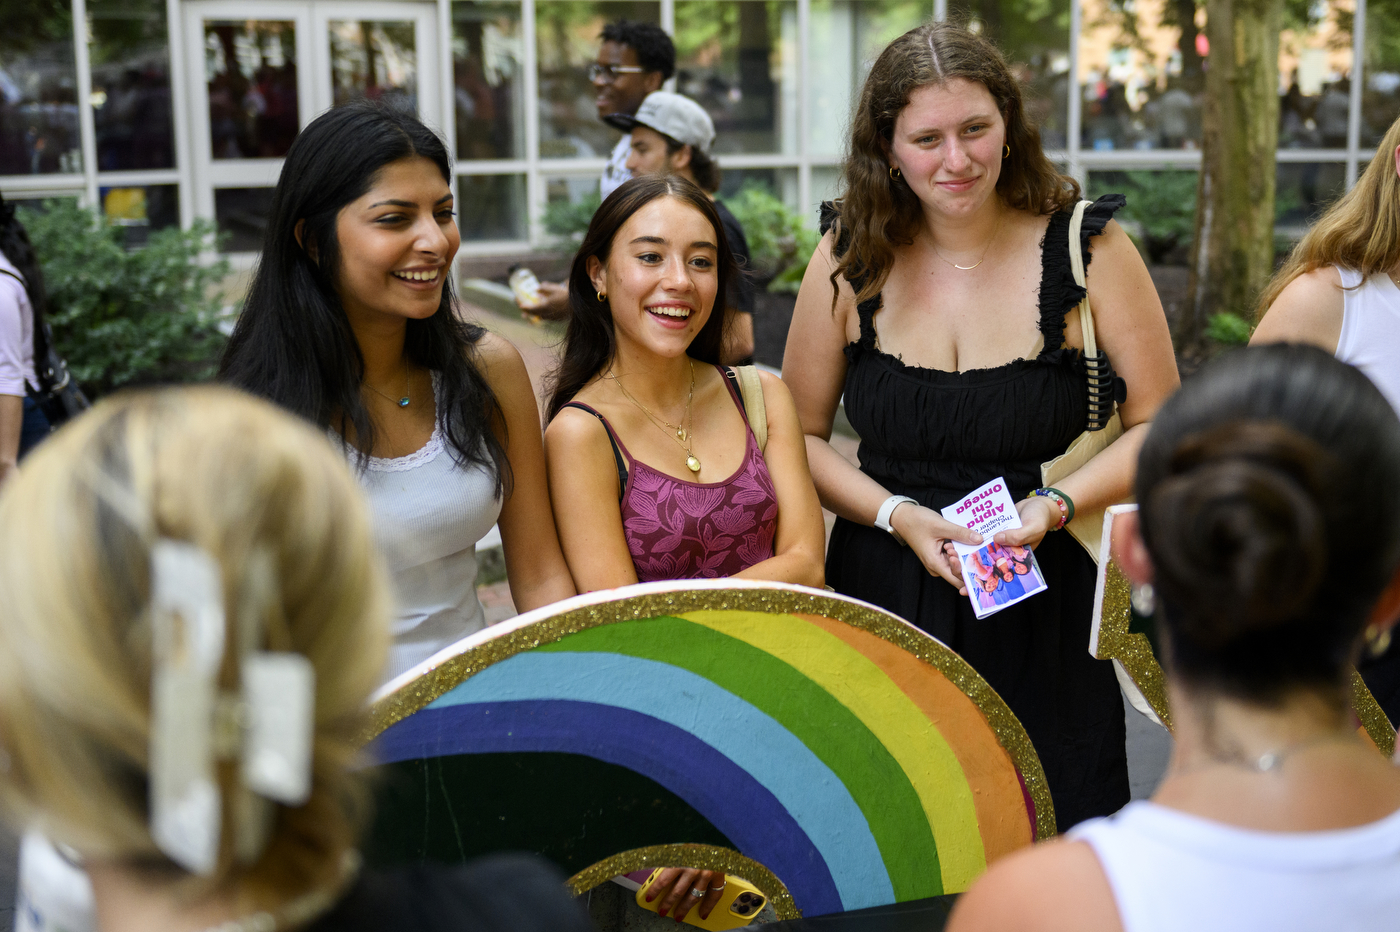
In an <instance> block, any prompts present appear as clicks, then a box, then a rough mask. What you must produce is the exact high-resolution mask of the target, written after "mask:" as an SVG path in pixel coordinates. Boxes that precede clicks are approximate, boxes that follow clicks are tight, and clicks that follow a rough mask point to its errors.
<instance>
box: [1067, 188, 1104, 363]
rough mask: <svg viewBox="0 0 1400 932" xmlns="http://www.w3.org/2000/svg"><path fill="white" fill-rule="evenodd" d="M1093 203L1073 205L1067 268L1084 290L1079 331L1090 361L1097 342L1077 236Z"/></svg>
mask: <svg viewBox="0 0 1400 932" xmlns="http://www.w3.org/2000/svg"><path fill="white" fill-rule="evenodd" d="M1092 203H1093V201H1080V202H1079V203H1078V204H1075V205H1074V214H1073V216H1071V217H1070V218H1069V268H1070V271H1071V272H1073V273H1074V282H1075V284H1077V285H1078V286H1079V287H1080V288H1084V289H1085V292H1084V300H1083V301H1081V302H1079V329H1080V331H1081V332H1082V333H1083V334H1084V355H1085V356H1088V357H1089V358H1090V359H1092V358H1093V357H1095V356H1097V355H1098V354H1099V341H1098V340H1096V339H1095V338H1094V312H1093V311H1091V310H1089V292H1088V290H1087V289H1088V285H1087V284H1085V282H1086V281H1087V279H1086V278H1085V277H1084V242H1083V240H1082V239H1081V238H1080V236H1079V231H1080V229H1081V228H1082V227H1083V226H1084V211H1085V209H1086V208H1087V207H1088V206H1089V205H1090V204H1092Z"/></svg>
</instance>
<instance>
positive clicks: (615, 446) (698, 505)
mask: <svg viewBox="0 0 1400 932" xmlns="http://www.w3.org/2000/svg"><path fill="white" fill-rule="evenodd" d="M736 274H739V273H738V271H737V269H736V268H735V266H734V263H733V258H732V255H731V253H730V250H729V246H728V244H727V243H726V242H725V238H724V228H723V225H722V224H721V223H720V220H719V218H718V216H717V215H716V214H715V209H714V205H713V203H712V202H711V201H710V199H709V198H708V197H706V196H705V195H704V193H703V192H701V191H700V189H699V188H697V187H696V186H695V185H693V184H691V183H690V182H689V181H686V180H685V179H683V178H678V177H676V176H674V175H672V176H665V177H661V176H649V177H641V178H635V179H633V180H632V181H629V182H627V183H626V184H624V185H623V186H622V187H620V188H618V190H617V191H615V192H614V193H613V194H612V195H611V196H610V197H609V198H608V199H607V201H605V202H604V203H603V206H602V207H600V208H599V209H598V212H597V213H596V214H595V215H594V217H593V222H592V225H591V226H590V227H589V230H588V234H587V236H586V237H585V239H584V241H583V245H582V246H581V247H580V249H579V252H578V255H577V256H576V257H575V259H574V264H573V270H572V272H571V274H570V277H569V300H570V303H571V305H572V317H571V319H570V321H569V330H568V337H567V339H566V343H565V350H564V358H563V361H562V362H561V363H560V366H559V369H558V371H557V372H556V373H555V375H554V392H553V397H552V398H551V399H550V403H549V417H550V424H549V427H548V429H547V430H546V432H545V445H546V450H547V454H548V460H549V485H550V497H551V498H552V500H553V502H554V507H555V511H556V514H557V515H558V516H559V527H560V532H561V533H560V536H561V540H562V542H563V544H564V556H565V559H566V560H567V561H568V564H569V570H570V571H571V572H572V573H573V576H574V581H575V583H576V584H577V585H578V587H579V591H580V592H586V591H590V590H594V589H606V588H612V587H615V586H622V585H627V584H629V583H635V582H647V581H651V580H657V579H692V578H695V579H700V578H708V579H712V578H716V577H722V576H743V577H747V578H750V579H772V580H779V581H784V582H794V583H803V584H805V585H809V586H820V585H821V584H822V582H823V570H822V557H823V539H824V531H823V526H822V515H821V506H820V505H819V504H818V502H817V496H816V491H815V490H814V488H813V485H812V477H811V473H810V472H809V471H808V469H807V453H806V447H805V444H804V441H803V437H802V430H801V427H800V425H799V423H798V420H797V413H796V410H795V409H794V407H793V403H792V398H791V397H790V396H789V395H788V391H787V389H786V388H785V387H784V386H783V383H782V382H781V381H779V380H778V379H776V378H773V377H771V376H769V375H767V374H763V375H762V376H761V382H762V387H763V397H764V403H765V405H766V408H767V412H768V416H767V421H768V423H767V428H768V440H767V444H766V446H765V448H764V449H762V450H760V449H759V446H758V443H757V441H756V440H755V437H754V433H753V431H752V430H751V429H750V426H749V423H748V419H747V417H746V415H745V413H744V403H743V397H742V395H741V394H740V392H739V389H738V384H737V379H736V377H735V375H734V373H733V372H732V370H729V369H725V368H723V367H721V366H719V365H718V360H719V354H720V346H721V342H722V337H723V332H724V327H725V326H726V324H727V321H726V320H725V319H724V315H723V311H722V310H721V311H720V312H718V313H716V312H715V295H716V294H725V293H726V291H725V289H726V288H727V287H728V283H729V280H730V279H731V278H732V277H733V276H734V275H736Z"/></svg>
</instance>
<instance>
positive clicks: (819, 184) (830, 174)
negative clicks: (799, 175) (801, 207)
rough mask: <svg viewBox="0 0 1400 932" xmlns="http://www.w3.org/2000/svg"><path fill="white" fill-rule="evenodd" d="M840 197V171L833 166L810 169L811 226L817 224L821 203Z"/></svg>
mask: <svg viewBox="0 0 1400 932" xmlns="http://www.w3.org/2000/svg"><path fill="white" fill-rule="evenodd" d="M840 196H841V169H840V167H838V166H835V165H818V166H813V168H812V201H813V204H812V213H811V217H810V218H804V219H810V220H811V221H812V225H813V226H815V225H816V223H817V207H818V206H819V205H820V204H821V203H822V202H823V201H833V200H835V199H836V198H838V197H840Z"/></svg>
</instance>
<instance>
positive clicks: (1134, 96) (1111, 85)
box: [1079, 0, 1207, 151]
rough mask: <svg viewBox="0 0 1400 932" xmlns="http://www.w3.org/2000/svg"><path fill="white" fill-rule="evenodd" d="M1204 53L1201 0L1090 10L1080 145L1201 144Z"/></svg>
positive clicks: (1082, 52)
mask: <svg viewBox="0 0 1400 932" xmlns="http://www.w3.org/2000/svg"><path fill="white" fill-rule="evenodd" d="M1206 51H1207V45H1206V39H1205V4H1204V3H1203V2H1202V3H1200V4H1197V2H1196V0H1153V2H1149V3H1141V4H1131V3H1123V4H1121V5H1120V4H1117V3H1114V4H1105V5H1104V6H1102V7H1098V8H1097V9H1093V8H1086V9H1085V12H1084V30H1083V34H1082V36H1081V38H1080V42H1079V92H1080V93H1081V94H1082V95H1083V98H1082V101H1081V114H1082V116H1081V127H1082V130H1081V134H1080V145H1081V146H1083V147H1084V148H1085V149H1094V150H1098V151H1104V150H1111V149H1196V148H1199V147H1200V143H1201V100H1202V94H1203V92H1204V88H1205V71H1204V70H1203V68H1202V62H1203V60H1204V59H1203V57H1202V56H1204V55H1205V54H1206Z"/></svg>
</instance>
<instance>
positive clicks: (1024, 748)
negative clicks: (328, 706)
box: [367, 580, 1055, 915]
mask: <svg viewBox="0 0 1400 932" xmlns="http://www.w3.org/2000/svg"><path fill="white" fill-rule="evenodd" d="M369 737H371V738H372V744H371V750H372V753H373V754H374V756H375V757H376V759H377V760H379V761H380V762H381V764H380V768H381V771H382V774H381V778H382V779H381V786H382V789H381V792H380V810H381V811H380V815H379V818H378V820H377V825H376V830H375V832H374V833H373V840H372V842H371V844H370V846H369V848H368V852H367V853H368V854H369V856H370V858H371V860H378V861H380V862H384V861H403V860H416V859H421V858H433V859H445V860H455V859H459V858H465V857H470V856H474V855H476V854H482V853H486V852H487V851H489V850H500V849H501V848H507V847H514V848H517V849H518V848H525V849H528V850H535V851H539V852H540V853H542V854H544V855H545V856H547V857H550V858H552V859H554V860H555V861H556V862H558V863H559V864H560V865H561V866H563V867H564V868H565V870H566V871H568V872H570V873H575V874H576V878H575V882H576V885H577V886H580V887H586V886H588V885H590V884H592V883H596V882H597V881H598V880H600V879H602V878H603V877H605V876H611V875H612V874H619V873H624V872H626V871H629V870H635V869H637V868H639V867H642V866H647V865H649V864H663V863H673V864H674V863H678V859H680V860H684V855H685V852H686V851H687V850H689V849H685V848H676V847H672V848H668V849H664V851H660V850H658V849H657V846H662V845H676V844H678V843H692V844H694V845H697V846H699V847H695V848H694V849H693V850H694V852H696V853H697V854H696V856H697V857H698V858H700V859H701V861H703V864H701V863H697V866H710V867H725V868H726V869H730V870H732V871H734V872H735V873H738V874H740V875H741V876H745V877H747V878H748V879H749V880H750V881H752V882H754V883H755V884H757V885H759V886H760V887H761V888H762V887H764V886H765V883H764V879H763V878H762V877H759V876H754V875H755V874H756V873H760V874H761V873H765V872H771V880H770V881H769V882H768V888H767V889H765V892H767V893H769V895H770V896H771V897H772V898H773V900H774V904H775V907H777V908H778V909H779V914H780V915H784V914H786V915H796V913H797V912H798V911H800V912H801V913H802V914H805V915H821V914H825V913H834V912H841V911H846V910H851V909H860V908H864V907H871V906H879V905H884V904H889V903H896V902H905V901H909V900H917V899H922V898H925V897H930V896H936V895H939V894H943V893H953V892H960V891H962V890H965V889H966V888H967V886H968V885H969V884H970V883H971V881H972V880H973V879H974V878H975V877H977V876H978V875H979V874H981V873H982V871H983V870H985V869H986V865H987V863H988V862H989V861H991V860H993V859H995V858H997V857H999V856H1001V855H1003V854H1006V853H1008V852H1010V851H1013V850H1015V849H1017V848H1020V847H1022V846H1025V845H1028V844H1030V843H1031V842H1032V841H1033V840H1034V839H1036V838H1043V837H1047V836H1048V835H1049V834H1051V833H1052V832H1053V830H1054V824H1055V820H1054V813H1053V809H1052V806H1051V802H1050V795H1049V792H1048V790H1047V788H1046V785H1045V777H1044V774H1043V772H1042V771H1041V767H1040V762H1039V760H1038V759H1037V757H1036V756H1035V752H1034V750H1033V748H1032V747H1031V744H1030V741H1029V739H1028V738H1027V737H1026V733H1025V731H1024V729H1022V727H1021V725H1020V723H1019V722H1017V721H1016V719H1015V717H1014V716H1013V715H1012V713H1011V711H1010V709H1008V708H1007V707H1006V705H1005V703H1003V702H1002V700H1001V699H1000V698H999V697H998V696H997V695H996V693H995V692H993V691H992V689H991V688H990V687H989V686H988V685H987V684H986V682H985V681H984V680H983V679H982V678H981V677H980V676H978V675H977V673H976V672H975V671H973V669H972V668H971V667H970V666H968V665H967V663H966V662H964V661H963V660H962V659H961V658H960V657H958V656H957V655H956V654H955V653H953V652H952V651H951V650H949V649H948V648H947V647H945V646H944V645H943V644H941V643H940V642H938V641H937V640H935V639H933V638H931V637H929V636H928V635H927V634H924V633H923V632H922V631H920V630H918V629H917V628H914V627H913V626H912V625H909V624H907V623H905V622H903V621H901V620H900V619H898V618H896V617H895V616H893V615H890V614H888V613H887V612H884V611H882V610H880V609H877V608H875V607H873V606H870V605H867V604H865V603H863V602H857V601H855V600H853V599H847V598H844V597H841V596H836V595H833V594H831V593H827V592H819V591H816V590H811V589H804V588H801V587H794V586H781V585H776V584H759V583H747V582H743V581H738V580H722V581H713V582H696V581H687V582H685V583H651V584H646V585H642V586H630V587H627V588H625V589H619V590H613V591H610V592H603V593H593V594H591V595H587V596H580V597H578V598H576V599H571V600H568V601H566V602H561V603H559V604H558V605H555V606H550V607H549V608H547V609H544V610H541V611H537V612H533V613H531V614H529V615H525V616H521V617H520V618H517V619H513V620H511V621H509V622H506V623H504V624H502V625H499V626H496V627H493V628H490V629H487V630H486V631H483V632H480V633H478V634H477V635H474V636H472V637H470V638H468V639H466V640H464V641H462V642H461V643H459V644H458V645H456V646H455V647H453V648H450V649H449V650H448V651H445V652H443V653H442V654H439V655H437V656H436V657H434V658H433V659H432V660H430V661H429V662H428V663H426V664H424V665H423V666H422V667H420V668H418V669H416V670H414V671H410V672H409V673H408V674H405V675H404V676H403V677H400V678H399V679H397V680H395V681H394V682H392V683H390V684H388V686H386V687H385V689H384V690H383V691H382V692H381V694H380V695H379V697H378V698H377V701H376V703H375V706H374V726H373V729H372V734H371V735H370V736H369ZM717 852H719V853H717ZM723 852H730V853H732V854H733V855H734V860H733V861H732V863H725V855H724V854H723ZM702 855H703V856H702Z"/></svg>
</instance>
